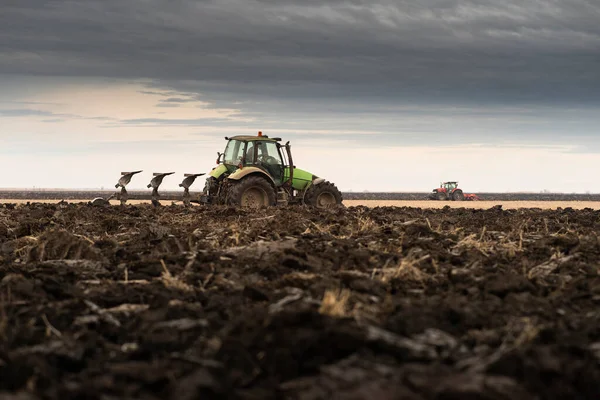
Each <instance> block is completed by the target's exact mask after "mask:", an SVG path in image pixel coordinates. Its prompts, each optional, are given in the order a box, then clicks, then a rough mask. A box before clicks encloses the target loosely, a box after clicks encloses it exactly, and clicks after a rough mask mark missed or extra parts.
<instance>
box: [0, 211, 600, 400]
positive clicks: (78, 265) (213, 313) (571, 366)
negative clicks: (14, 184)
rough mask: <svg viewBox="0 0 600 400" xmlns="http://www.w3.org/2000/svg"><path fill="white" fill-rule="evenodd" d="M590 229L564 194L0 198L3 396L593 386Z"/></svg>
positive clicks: (503, 394) (455, 394) (403, 393)
mask: <svg viewBox="0 0 600 400" xmlns="http://www.w3.org/2000/svg"><path fill="white" fill-rule="evenodd" d="M465 204H466V203H465ZM599 232H600V212H598V211H594V210H592V209H584V210H574V209H572V208H565V209H561V210H541V209H540V210H527V209H521V210H503V209H500V208H499V207H496V208H491V209H487V210H478V209H419V208H385V207H382V208H366V207H350V208H340V209H334V210H327V211H315V210H308V209H305V208H302V207H289V208H272V209H265V210H259V211H244V210H238V209H234V208H224V207H192V208H189V209H186V208H183V207H180V206H167V207H159V208H154V207H152V206H150V205H129V206H125V207H120V206H113V207H107V208H95V207H92V206H89V205H85V204H66V205H57V204H30V205H19V206H16V207H15V206H14V205H0V398H9V399H38V398H39V399H42V398H43V399H66V398H79V399H102V400H109V399H111V400H112V399H138V398H139V399H163V398H168V399H180V400H185V399H196V398H202V399H212V398H232V399H328V398H331V399H334V398H335V399H338V398H339V399H399V398H402V399H513V400H514V399H596V398H600V307H599V306H600V275H599V261H598V260H599V259H600V240H599V238H598V234H599Z"/></svg>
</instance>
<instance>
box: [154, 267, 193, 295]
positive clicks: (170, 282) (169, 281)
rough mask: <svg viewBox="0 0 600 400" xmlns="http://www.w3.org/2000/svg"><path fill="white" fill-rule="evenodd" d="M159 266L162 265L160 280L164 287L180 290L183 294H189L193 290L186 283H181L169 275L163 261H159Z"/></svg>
mask: <svg viewBox="0 0 600 400" xmlns="http://www.w3.org/2000/svg"><path fill="white" fill-rule="evenodd" d="M160 264H161V265H162V268H163V273H162V275H161V277H160V279H161V280H162V282H163V284H164V285H165V286H166V287H168V288H173V289H178V290H181V291H184V292H191V291H193V290H194V288H193V287H191V286H190V285H188V284H187V283H185V282H183V281H182V280H180V279H179V278H177V277H176V276H173V275H172V274H171V272H170V271H169V269H168V268H167V265H166V264H165V261H164V260H160Z"/></svg>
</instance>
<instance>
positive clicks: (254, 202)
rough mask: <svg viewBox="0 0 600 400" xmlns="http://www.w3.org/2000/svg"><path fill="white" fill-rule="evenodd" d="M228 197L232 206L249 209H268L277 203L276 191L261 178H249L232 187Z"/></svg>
mask: <svg viewBox="0 0 600 400" xmlns="http://www.w3.org/2000/svg"><path fill="white" fill-rule="evenodd" d="M227 197H228V203H229V204H230V205H235V206H241V207H247V208H261V207H268V206H274V205H275V204H276V203H277V195H276V193H275V189H273V186H271V184H270V183H269V182H267V180H266V179H264V178H261V177H260V176H249V177H247V178H244V179H242V180H241V181H240V182H237V183H236V184H234V185H233V186H231V188H230V189H229V193H228V196H227Z"/></svg>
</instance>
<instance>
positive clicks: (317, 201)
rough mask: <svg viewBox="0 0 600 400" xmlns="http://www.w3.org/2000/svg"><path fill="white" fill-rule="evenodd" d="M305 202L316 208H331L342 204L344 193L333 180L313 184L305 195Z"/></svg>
mask: <svg viewBox="0 0 600 400" xmlns="http://www.w3.org/2000/svg"><path fill="white" fill-rule="evenodd" d="M304 204H306V205H309V206H311V207H316V208H330V207H334V206H337V205H339V204H342V193H341V192H340V191H339V189H338V188H337V187H336V186H335V185H334V184H333V183H331V182H329V181H325V182H323V183H320V184H318V185H316V186H311V187H310V188H308V191H307V192H306V196H304Z"/></svg>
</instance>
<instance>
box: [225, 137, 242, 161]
mask: <svg viewBox="0 0 600 400" xmlns="http://www.w3.org/2000/svg"><path fill="white" fill-rule="evenodd" d="M245 147H246V142H242V141H240V140H230V141H229V142H228V143H227V147H226V148H225V154H224V155H223V164H229V165H236V166H237V165H239V164H240V163H241V162H242V157H243V156H244V148H245Z"/></svg>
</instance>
